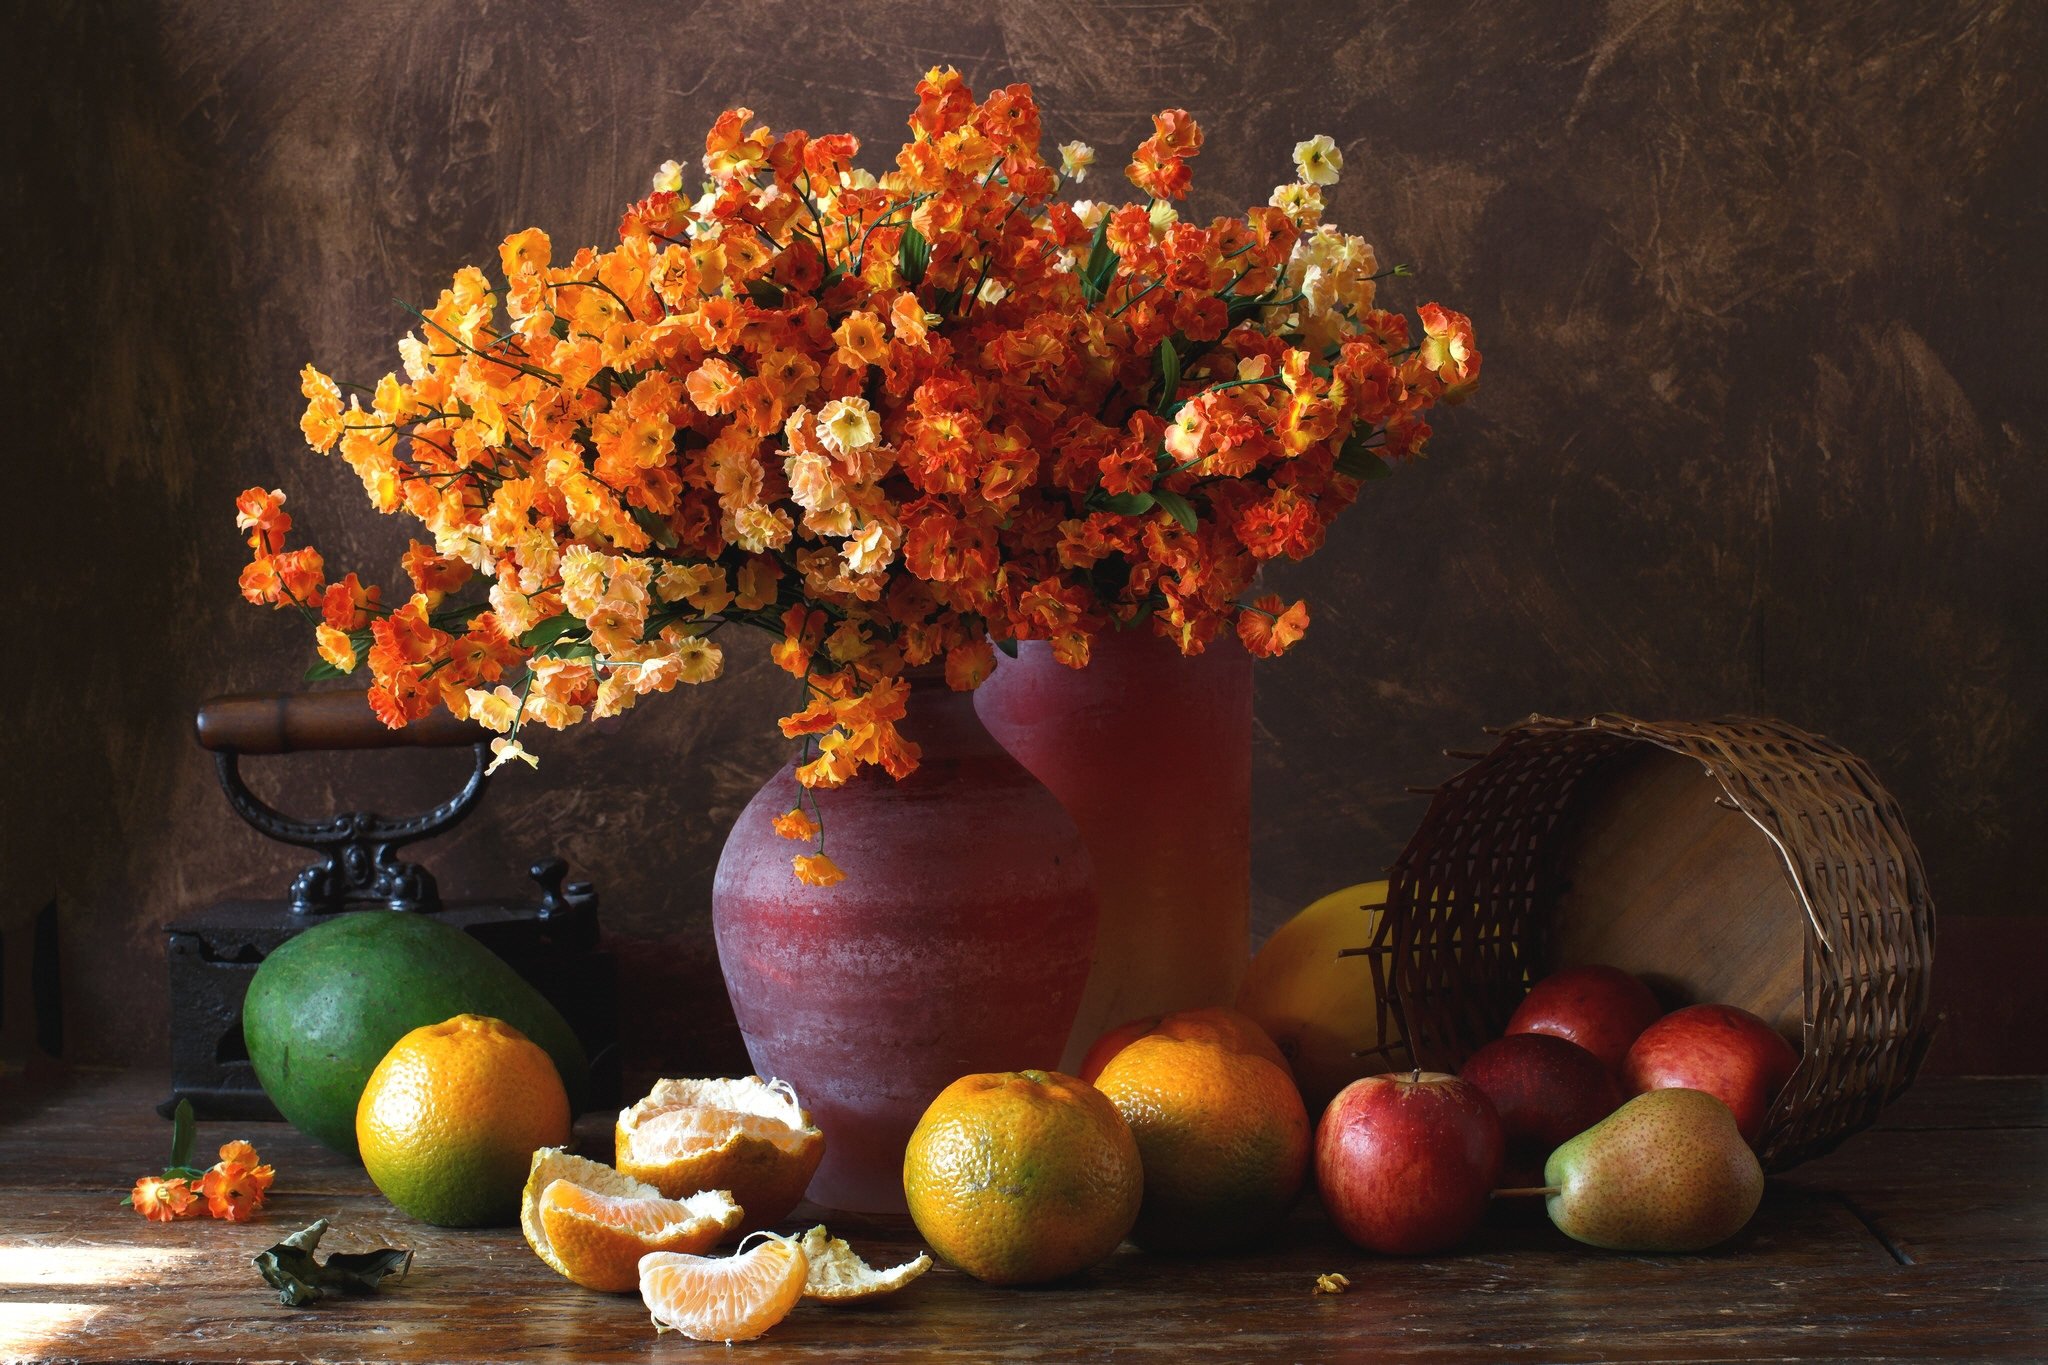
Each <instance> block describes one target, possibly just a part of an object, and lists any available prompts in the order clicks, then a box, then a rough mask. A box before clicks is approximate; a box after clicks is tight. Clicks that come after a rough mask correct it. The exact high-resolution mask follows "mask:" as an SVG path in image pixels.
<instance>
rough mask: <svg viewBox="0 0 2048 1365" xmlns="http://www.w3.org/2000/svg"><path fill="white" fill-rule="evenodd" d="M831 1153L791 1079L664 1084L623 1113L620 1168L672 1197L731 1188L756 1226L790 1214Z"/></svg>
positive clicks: (619, 1137) (747, 1222)
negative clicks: (800, 1101) (798, 1099)
mask: <svg viewBox="0 0 2048 1365" xmlns="http://www.w3.org/2000/svg"><path fill="white" fill-rule="evenodd" d="M824 1155H825V1135H824V1134H823V1133H822V1132H820V1131H818V1129H817V1128H816V1127H814V1126H813V1125H812V1123H811V1116H810V1115H809V1114H808V1113H806V1112H805V1111H804V1109H803V1106H802V1105H800V1104H799V1103H798V1102H797V1097H796V1092H795V1091H794V1090H792V1089H791V1088H790V1086H789V1082H787V1081H764V1080H762V1079H761V1078H760V1077H759V1076H748V1077H746V1078H744V1079H742V1080H703V1081H674V1080H668V1081H657V1082H656V1083H655V1086H654V1089H653V1090H651V1091H649V1092H648V1094H647V1098H645V1099H643V1100H641V1101H640V1102H639V1103H638V1104H636V1105H634V1106H633V1107H632V1108H631V1109H627V1110H625V1111H624V1112H622V1113H621V1114H620V1115H619V1125H618V1132H617V1147H616V1156H617V1160H618V1165H619V1170H620V1171H622V1172H624V1173H625V1174H626V1175H629V1176H631V1177H633V1178H634V1179H635V1180H644V1181H646V1182H648V1183H649V1184H651V1185H653V1186H655V1187H656V1188H658V1189H659V1190H660V1191H661V1193H662V1194H663V1195H664V1196H666V1197H668V1198H670V1199H681V1198H683V1197H685V1196H687V1195H690V1194H694V1193H696V1192H697V1191H698V1190H728V1191H730V1192H731V1194H732V1197H733V1199H734V1200H735V1201H736V1202H737V1203H738V1204H739V1205H740V1206H741V1207H742V1208H743V1209H745V1210H746V1215H745V1218H744V1220H743V1223H742V1226H743V1227H745V1228H747V1229H750V1230H751V1229H759V1228H765V1227H768V1226H770V1225H771V1224H774V1223H778V1222H780V1221H782V1220H783V1219H784V1218H787V1217H788V1216H789V1213H790V1210H792V1209H794V1208H795V1207H796V1206H797V1202H798V1201H799V1200H801V1199H802V1198H803V1197H804V1187H805V1186H807V1185H809V1184H810V1183H811V1176H812V1174H813V1173H814V1172H815V1171H816V1170H817V1169H818V1162H819V1161H820V1160H821V1159H823V1157H824Z"/></svg>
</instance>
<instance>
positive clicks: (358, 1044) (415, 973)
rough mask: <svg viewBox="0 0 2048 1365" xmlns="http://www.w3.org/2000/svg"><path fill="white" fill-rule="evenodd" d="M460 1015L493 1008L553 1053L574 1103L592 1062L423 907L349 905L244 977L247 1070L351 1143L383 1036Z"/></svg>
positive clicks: (545, 1012)
mask: <svg viewBox="0 0 2048 1365" xmlns="http://www.w3.org/2000/svg"><path fill="white" fill-rule="evenodd" d="M458 1014H485V1015H489V1016H491V1017H492V1018H494V1019H502V1020H504V1021H505V1022H506V1023H508V1024H510V1025H512V1027H514V1028H516V1029H518V1030H519V1031H520V1032H521V1033H523V1034H525V1035H526V1036H527V1037H529V1038H531V1039H532V1040H533V1041H534V1042H535V1043H537V1044H539V1045H540V1048H541V1050H542V1051H544V1052H546V1053H547V1054H548V1056H549V1057H551V1058H553V1059H554V1063H555V1069H556V1070H557V1071H558V1072H560V1073H561V1076H562V1084H563V1086H564V1087H565V1088H566V1089H567V1090H568V1092H569V1108H570V1112H571V1113H581V1112H582V1111H583V1105H584V1103H585V1101H586V1100H587V1098H588V1097H589V1093H590V1068H589V1063H588V1061H587V1059H586V1058H585V1057H584V1055H583V1047H582V1045H581V1044H580V1043H578V1042H577V1041H576V1034H575V1032H574V1031H573V1030H572V1029H570V1027H569V1025H568V1023H567V1021H565V1020H564V1019H563V1018H562V1016H561V1014H560V1013H559V1012H557V1011H556V1009H555V1007H554V1006H553V1005H551V1004H549V1003H548V1002H547V1000H546V999H545V998H544V997H543V996H542V995H541V993H540V992H539V991H536V990H535V989H534V988H533V987H532V986H529V985H528V984H527V983H526V981H525V980H524V979H523V978H521V977H520V975H519V974H518V973H517V972H515V971H513V970H512V968H511V967H509V966H507V965H506V964H505V961H504V959H502V958H500V957H499V956H498V955H497V954H495V953H493V952H492V951H491V950H490V949H488V948H486V947H484V946H483V945H482V944H481V943H478V942H477V941H476V940H475V939H473V938H471V937H470V936H469V935H468V934H465V933H463V932H462V931H461V930H460V929H456V928H454V927H452V926H450V925H446V924H443V923H442V922H441V921H439V920H437V919H434V918H433V917H431V916H428V915H418V914H407V913H402V912H398V911H392V910H356V911H351V912H349V913H347V914H342V915H337V916H335V917H334V918H333V919H330V920H328V921H327V922H326V923H324V924H320V925H316V926H315V927H313V928H311V929H308V930H307V931H306V932H305V933H303V934H299V935H297V936H296V937H293V938H289V939H286V940H285V941H284V942H283V943H282V944H280V945H279V946H278V947H277V948H276V949H275V950H274V951H272V953H271V954H270V956H268V957H266V958H265V959H263V965H262V966H260V967H258V968H257V969H256V976H255V979H254V980H253V981H251V982H250V983H249V993H248V996H247V997H246V998H245V999H244V1001H243V1003H242V1037H243V1039H244V1041H246V1042H247V1043H248V1045H249V1060H250V1062H251V1063H253V1064H254V1066H255V1068H256V1079H258V1080H259V1081H261V1082H262V1083H263V1088H264V1090H265V1091H266V1092H268V1093H269V1095H270V1099H271V1102H272V1103H273V1104H275V1105H276V1106H277V1109H278V1112H279V1113H281V1114H283V1115H284V1116H285V1118H287V1119H289V1120H290V1121H291V1122H292V1123H293V1124H294V1125H295V1126H296V1127H297V1128H298V1129H299V1131H300V1132H302V1133H305V1134H306V1135H307V1136H309V1137H312V1138H315V1139H317V1140H318V1141H320V1142H321V1143H323V1144H325V1145H326V1146H328V1147H332V1148H333V1149H334V1150H335V1151H337V1152H342V1153H345V1154H347V1155H348V1156H351V1157H354V1156H357V1152H356V1102H357V1101H358V1100H360V1099H361V1098H362V1095H363V1087H364V1086H365V1085H367V1084H368V1083H369V1079H370V1073H371V1072H372V1071H374V1070H375V1069H376V1067H377V1063H378V1062H380V1061H382V1060H383V1059H384V1054H385V1053H387V1052H389V1051H390V1050H391V1045H392V1044H393V1043H396V1042H397V1041H398V1040H399V1039H400V1038H403V1037H404V1036H405V1035H406V1034H408V1033H410V1032H412V1030H414V1029H416V1028H422V1027H424V1026H426V1025H428V1024H438V1023H441V1022H442V1021H443V1020H446V1019H451V1018H453V1017H454V1016H456V1015H458Z"/></svg>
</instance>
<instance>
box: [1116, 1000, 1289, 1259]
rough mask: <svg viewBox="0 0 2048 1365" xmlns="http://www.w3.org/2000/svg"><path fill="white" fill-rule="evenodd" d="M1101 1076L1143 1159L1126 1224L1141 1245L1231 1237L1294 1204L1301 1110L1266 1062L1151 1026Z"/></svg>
mask: <svg viewBox="0 0 2048 1365" xmlns="http://www.w3.org/2000/svg"><path fill="white" fill-rule="evenodd" d="M1098 1083H1099V1084H1100V1086H1101V1089H1102V1093H1103V1094H1104V1095H1105V1096H1107V1097H1108V1099H1109V1101H1110V1102H1111V1103H1112V1104H1114V1105H1115V1106H1116V1109H1117V1112H1118V1113H1120V1114H1122V1115H1123V1117H1124V1121H1125V1122H1126V1123H1128V1124H1129V1125H1130V1129H1131V1135H1132V1137H1133V1138H1134V1139H1135V1140H1136V1141H1137V1145H1138V1153H1139V1156H1140V1158H1141V1159H1142V1161H1143V1163H1144V1177H1145V1199H1144V1206H1143V1209H1142V1210H1141V1211H1140V1213H1139V1214H1138V1221H1137V1224H1136V1226H1135V1227H1134V1228H1133V1229H1132V1231H1131V1239H1132V1240H1133V1241H1135V1242H1137V1243H1138V1244H1139V1245H1140V1246H1143V1247H1147V1248H1156V1249H1161V1250H1177V1251H1208V1250H1215V1249H1218V1248H1221V1247H1226V1246H1232V1245H1236V1244H1239V1243H1242V1242H1247V1241H1250V1240H1252V1239H1253V1238H1256V1237H1259V1236H1261V1235H1263V1234H1264V1233H1266V1232H1269V1231H1271V1230H1272V1228H1273V1227H1274V1226H1275V1225H1276V1224H1278V1223H1279V1221H1280V1220H1281V1219H1282V1218H1283V1217H1285V1216H1286V1214H1287V1211H1288V1210H1289V1209H1290V1208H1292V1207H1293V1205H1294V1201H1295V1198H1296V1196H1298V1195H1299V1194H1300V1193H1301V1186H1302V1180H1303V1176H1304V1175H1305V1173H1306V1171H1307V1169H1308V1157H1309V1140H1310V1129H1309V1121H1308V1111H1307V1110H1306V1109H1305V1108H1304V1107H1303V1105H1302V1102H1301V1093H1300V1092H1299V1091H1297V1090H1296V1089H1295V1088H1294V1082H1293V1081H1292V1080H1290V1079H1289V1078H1288V1076H1287V1073H1286V1072H1285V1071H1282V1070H1281V1069H1280V1068H1279V1067H1278V1066H1275V1065H1274V1064H1273V1063H1272V1062H1271V1061H1270V1060H1269V1059H1267V1058H1265V1057H1263V1056H1260V1055H1258V1054H1256V1053H1252V1052H1239V1051H1233V1050H1232V1049H1230V1048H1228V1047H1225V1046H1223V1045H1221V1044H1219V1043H1218V1042H1215V1041H1213V1040H1211V1039H1207V1038H1175V1037H1171V1036H1168V1035H1166V1034H1163V1033H1155V1034H1150V1035H1147V1036H1146V1037H1143V1038H1140V1039H1138V1040H1137V1041H1136V1042H1134V1043H1132V1044H1131V1045H1130V1046H1129V1047H1126V1048H1125V1049H1124V1050H1123V1051H1121V1052H1119V1053H1118V1054H1117V1055H1116V1056H1115V1057H1114V1058H1112V1059H1111V1061H1110V1063H1109V1065H1108V1066H1107V1067H1105V1068H1103V1072H1102V1075H1101V1078H1100V1080H1099V1082H1098Z"/></svg>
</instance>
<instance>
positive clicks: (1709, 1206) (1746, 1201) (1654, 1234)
mask: <svg viewBox="0 0 2048 1365" xmlns="http://www.w3.org/2000/svg"><path fill="white" fill-rule="evenodd" d="M1543 1183H1544V1184H1545V1185H1547V1186H1555V1187H1556V1191H1555V1193H1550V1194H1549V1198H1548V1199H1547V1200H1546V1201H1545V1205H1546V1207H1547V1208H1548V1209H1549V1211H1550V1221H1551V1222H1553V1223H1555V1224H1557V1226H1558V1228H1559V1229H1560V1230H1561V1231H1562V1232H1563V1233H1564V1234H1565V1235H1566V1236H1568V1237H1574V1238H1577V1239H1578V1240H1579V1241H1581V1242H1589V1243H1591V1244H1592V1245H1594V1246H1596V1247H1608V1248H1610V1249H1612V1250H1615V1251H1698V1250H1700V1249H1701V1248H1703V1247H1710V1246H1712V1245H1714V1244H1715V1243H1716V1242H1720V1241H1724V1240H1726V1239H1727V1238H1729V1237H1732V1236H1734V1235H1735V1234H1736V1233H1737V1232H1740V1231H1741V1230H1742V1225H1743V1224H1745V1223H1747V1222H1748V1221H1749V1217H1750V1215H1751V1214H1753V1213H1755V1212H1756V1206H1757V1204H1758V1203H1759V1202H1760V1201H1761V1200H1762V1199H1763V1194H1764V1172H1763V1167H1761V1166H1759V1165H1758V1164H1757V1160H1756V1153H1754V1152H1752V1151H1751V1150H1750V1149H1749V1144H1748V1143H1747V1142H1744V1141H1743V1140H1742V1134H1741V1133H1740V1132H1738V1131H1736V1127H1735V1115H1734V1113H1733V1111H1731V1110H1730V1109H1729V1108H1728V1106H1727V1105H1725V1104H1723V1103H1722V1102H1721V1101H1720V1100H1718V1099H1716V1098H1714V1097H1713V1096H1712V1095H1709V1094H1707V1093H1705V1092H1704V1091H1700V1090H1678V1089H1672V1090H1652V1091H1649V1092H1648V1093H1646V1094H1642V1095H1638V1096H1636V1097H1635V1098H1634V1099H1632V1100H1630V1101H1629V1102H1628V1103H1627V1104H1624V1105H1623V1106H1621V1108H1619V1109H1617V1110H1615V1111H1614V1112H1613V1113H1612V1114H1610V1115H1608V1116H1607V1117H1606V1118H1604V1119H1602V1120H1601V1121H1600V1122H1599V1123H1596V1124H1594V1125H1593V1126H1592V1127H1591V1128H1588V1129H1587V1130H1586V1131H1585V1132H1583V1133H1581V1134H1579V1135H1578V1136H1577V1137H1575V1138H1573V1139H1571V1140H1570V1141H1569V1142H1567V1143H1565V1144H1564V1145H1563V1146H1562V1147H1559V1148H1558V1149H1557V1150H1556V1151H1554V1152H1552V1153H1551V1154H1550V1160H1549V1161H1547V1162H1546V1163H1544V1167H1543Z"/></svg>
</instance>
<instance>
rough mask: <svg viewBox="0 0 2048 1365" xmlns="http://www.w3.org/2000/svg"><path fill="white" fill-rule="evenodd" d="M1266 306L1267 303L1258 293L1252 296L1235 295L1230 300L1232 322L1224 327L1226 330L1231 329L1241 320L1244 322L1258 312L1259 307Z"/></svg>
mask: <svg viewBox="0 0 2048 1365" xmlns="http://www.w3.org/2000/svg"><path fill="white" fill-rule="evenodd" d="M1265 306H1266V305H1265V304H1264V303H1263V302H1262V301H1261V300H1260V298H1259V296H1258V295H1256V294H1254V295H1252V296H1251V297H1250V298H1238V297H1233V298H1232V299H1231V300H1230V322H1229V325H1228V326H1226V327H1225V328H1224V330H1225V331H1228V330H1230V328H1232V327H1235V326H1237V325H1238V324H1239V323H1240V322H1243V321H1244V320H1245V319H1246V318H1248V317H1250V316H1251V315H1252V314H1254V313H1256V312H1258V311H1259V309H1261V308H1263V307H1265Z"/></svg>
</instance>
